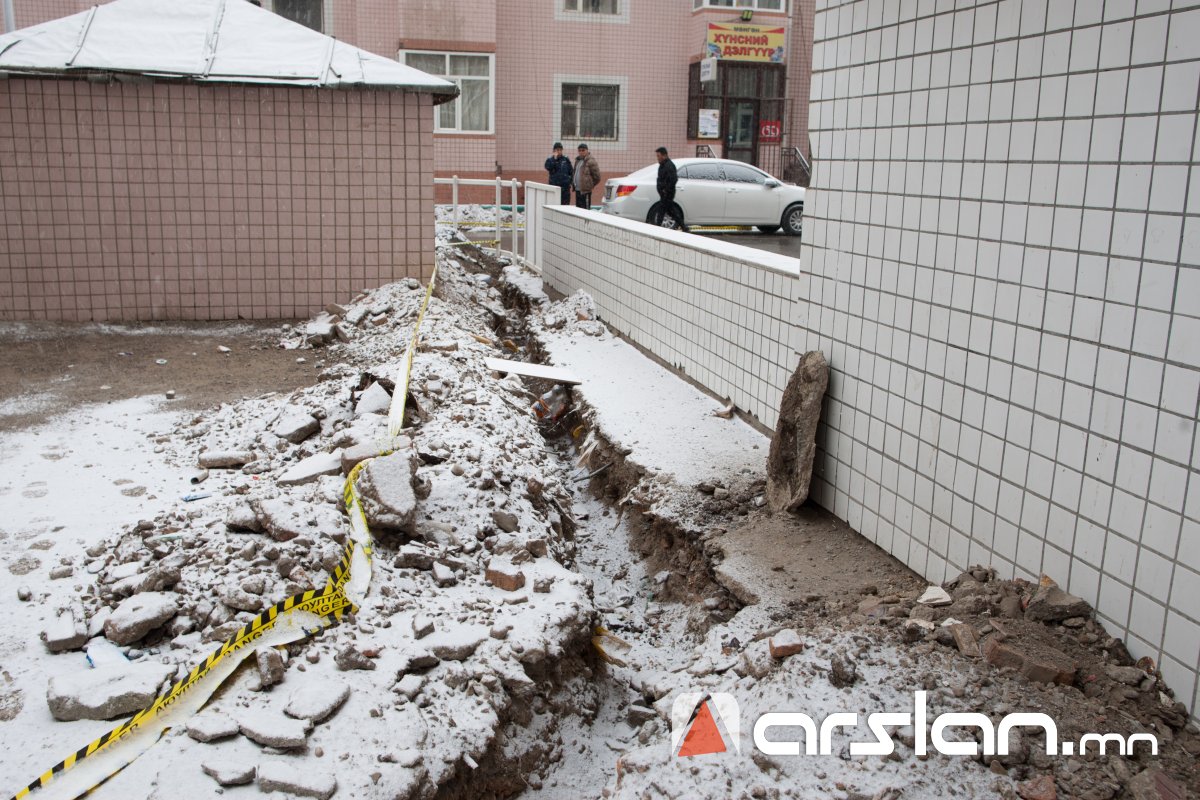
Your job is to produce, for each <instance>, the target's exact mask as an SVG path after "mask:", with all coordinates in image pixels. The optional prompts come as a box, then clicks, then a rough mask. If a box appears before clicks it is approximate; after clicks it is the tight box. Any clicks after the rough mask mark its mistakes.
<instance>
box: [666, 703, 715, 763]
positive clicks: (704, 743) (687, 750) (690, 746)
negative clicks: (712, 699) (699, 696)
mask: <svg viewBox="0 0 1200 800" xmlns="http://www.w3.org/2000/svg"><path fill="white" fill-rule="evenodd" d="M725 749H726V748H725V740H724V739H722V738H721V732H720V731H719V730H717V721H716V720H715V719H714V718H713V715H712V711H711V710H709V707H708V700H704V701H703V702H702V703H700V706H699V707H698V708H697V709H696V716H695V718H693V719H692V724H691V726H689V727H688V732H687V733H686V734H684V737H683V743H682V744H680V745H679V753H678V755H679V757H680V758H687V757H689V756H703V755H708V754H710V753H724V752H725Z"/></svg>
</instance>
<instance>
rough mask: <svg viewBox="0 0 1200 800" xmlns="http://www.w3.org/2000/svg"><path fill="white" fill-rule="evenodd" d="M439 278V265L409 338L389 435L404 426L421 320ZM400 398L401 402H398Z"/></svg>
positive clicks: (392, 408)
mask: <svg viewBox="0 0 1200 800" xmlns="http://www.w3.org/2000/svg"><path fill="white" fill-rule="evenodd" d="M436 280H437V267H436V266H435V267H434V268H433V274H432V275H430V276H429V286H428V288H426V289H425V299H424V300H422V301H421V310H420V311H419V312H417V323H416V324H415V325H413V332H412V336H411V337H409V340H408V349H407V350H406V351H405V353H404V362H403V365H402V368H401V376H400V380H398V381H396V390H395V391H394V392H393V393H392V404H391V406H390V407H389V408H388V436H390V437H391V438H392V439H395V438H396V437H397V436H399V435H400V430H401V429H402V428H403V427H404V407H405V406H406V405H407V403H408V376H409V375H410V374H411V373H412V363H413V355H414V354H415V353H416V352H417V340H418V339H419V338H420V335H421V322H423V321H424V319H425V310H426V309H427V308H429V298H430V297H432V296H433V284H434V282H435V281H436ZM396 398H400V402H398V403H397V402H396Z"/></svg>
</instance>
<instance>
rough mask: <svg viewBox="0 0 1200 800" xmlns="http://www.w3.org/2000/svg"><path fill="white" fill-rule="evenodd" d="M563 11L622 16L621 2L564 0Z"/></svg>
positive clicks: (611, 0) (612, 0)
mask: <svg viewBox="0 0 1200 800" xmlns="http://www.w3.org/2000/svg"><path fill="white" fill-rule="evenodd" d="M563 11H573V12H576V13H580V14H620V13H621V3H620V0H563Z"/></svg>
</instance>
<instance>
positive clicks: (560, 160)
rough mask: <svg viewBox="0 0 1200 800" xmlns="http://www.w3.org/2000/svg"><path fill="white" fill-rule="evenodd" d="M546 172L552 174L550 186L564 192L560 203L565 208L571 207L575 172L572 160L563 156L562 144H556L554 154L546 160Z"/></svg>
mask: <svg viewBox="0 0 1200 800" xmlns="http://www.w3.org/2000/svg"><path fill="white" fill-rule="evenodd" d="M546 172H548V173H550V185H551V186H557V187H558V188H559V189H560V190H561V191H562V198H561V200H560V201H559V202H560V203H561V204H562V205H564V206H566V205H570V204H571V177H572V175H574V172H575V170H573V169H572V168H571V159H569V158H567V157H566V156H564V155H563V148H562V142H555V143H554V148H553V153H552V154H551V155H550V157H549V158H547V159H546Z"/></svg>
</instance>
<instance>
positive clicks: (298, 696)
mask: <svg viewBox="0 0 1200 800" xmlns="http://www.w3.org/2000/svg"><path fill="white" fill-rule="evenodd" d="M348 699H350V687H349V686H348V685H346V684H345V683H342V682H341V681H334V680H326V681H320V682H314V683H310V684H308V685H306V686H301V687H300V688H299V689H297V690H296V691H294V692H292V695H291V697H289V698H288V704H287V706H286V707H284V709H283V713H285V714H287V715H288V716H289V717H294V718H296V719H306V720H308V721H309V722H312V723H318V722H324V721H325V720H327V719H329V718H330V717H332V716H333V715H334V714H335V713H336V712H337V710H338V709H339V708H341V707H342V705H343V704H344V703H345V702H346V701H347V700H348Z"/></svg>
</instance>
